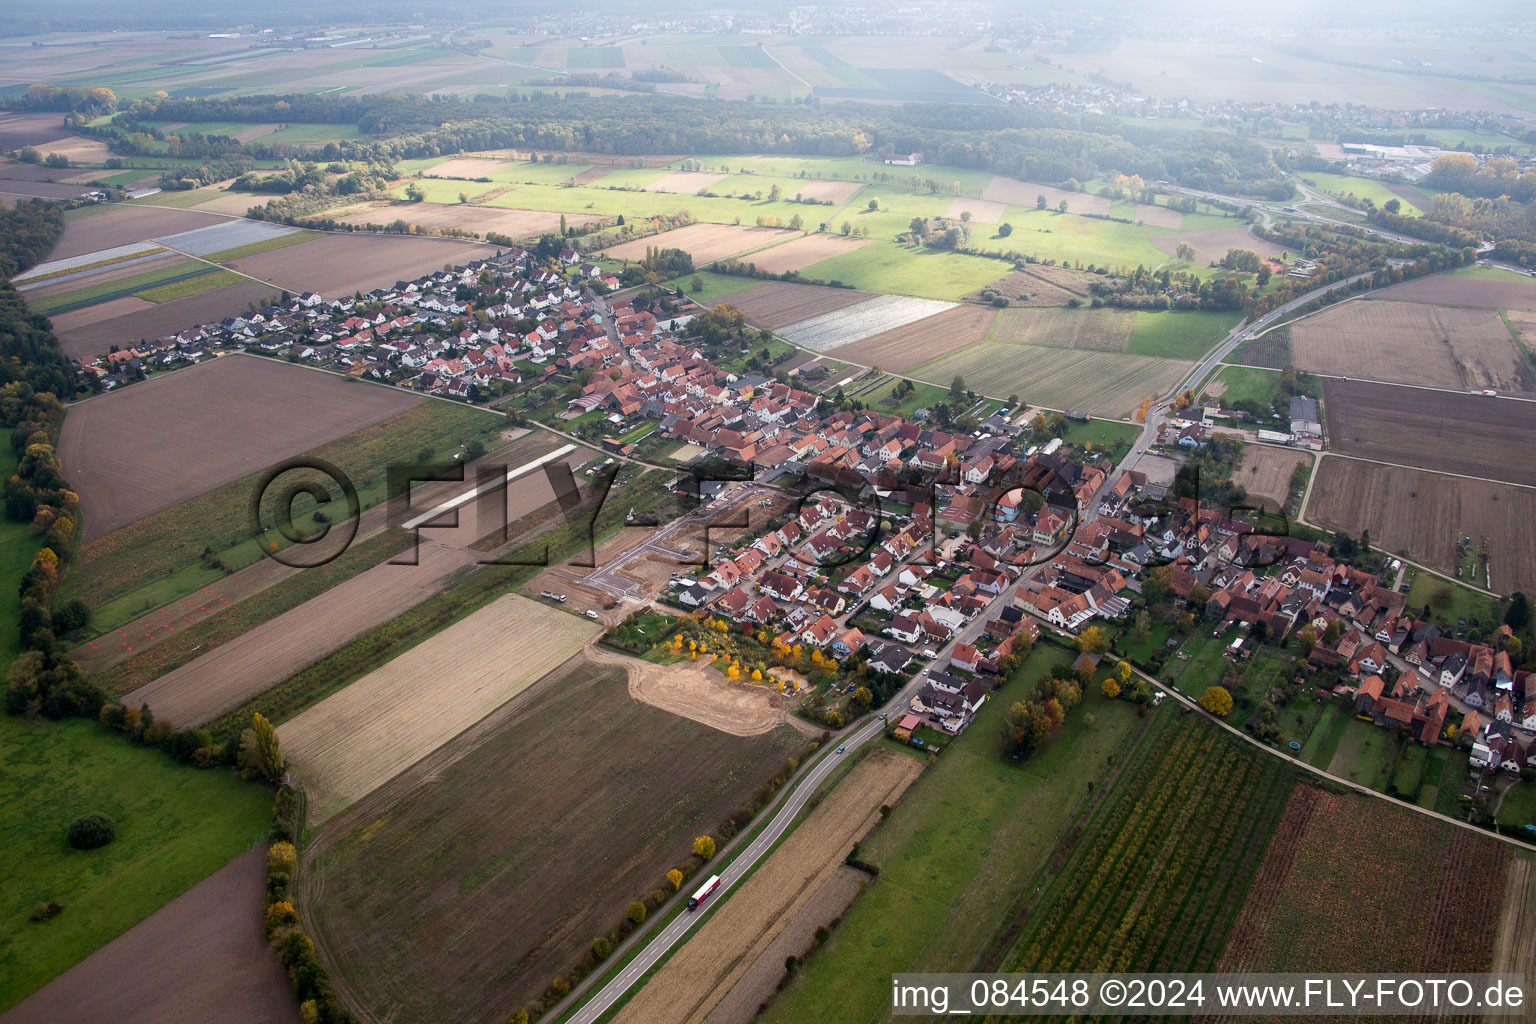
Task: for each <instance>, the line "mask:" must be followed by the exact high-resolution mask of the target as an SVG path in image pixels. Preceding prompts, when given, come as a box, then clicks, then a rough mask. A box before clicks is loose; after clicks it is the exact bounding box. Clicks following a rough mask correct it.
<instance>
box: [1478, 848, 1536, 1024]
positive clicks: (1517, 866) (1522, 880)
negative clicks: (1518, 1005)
mask: <svg viewBox="0 0 1536 1024" xmlns="http://www.w3.org/2000/svg"><path fill="white" fill-rule="evenodd" d="M1508 877H1509V880H1508V882H1507V883H1506V884H1505V889H1504V906H1503V909H1502V910H1501V911H1500V913H1499V930H1498V934H1497V937H1496V938H1495V939H1494V943H1493V966H1492V967H1491V968H1489V970H1491V971H1493V972H1495V973H1498V974H1524V975H1525V976H1526V977H1527V978H1532V977H1536V862H1533V861H1532V859H1531V855H1530V854H1517V855H1516V856H1513V857H1511V858H1510V860H1509V872H1508ZM1530 1016H1531V1015H1530V1013H1529V1012H1527V1013H1526V1017H1525V1019H1527V1020H1529V1019H1530ZM1490 1019H1492V1018H1490Z"/></svg>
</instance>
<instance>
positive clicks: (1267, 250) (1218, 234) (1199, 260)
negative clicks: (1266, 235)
mask: <svg viewBox="0 0 1536 1024" xmlns="http://www.w3.org/2000/svg"><path fill="white" fill-rule="evenodd" d="M1186 242H1187V243H1188V244H1190V245H1192V246H1194V247H1195V263H1196V264H1198V265H1200V266H1205V265H1206V264H1208V263H1210V262H1211V261H1212V260H1219V259H1221V258H1222V257H1223V256H1225V255H1226V254H1227V250H1229V249H1247V250H1248V251H1249V252H1256V253H1258V254H1259V255H1260V256H1271V257H1274V256H1279V255H1280V254H1281V253H1282V252H1284V251H1285V250H1284V247H1282V246H1278V245H1275V244H1274V243H1273V242H1266V241H1265V240H1264V239H1262V238H1260V237H1258V236H1257V235H1253V234H1249V232H1248V229H1247V228H1211V229H1210V230H1208V231H1185V232H1181V233H1180V234H1177V235H1154V236H1153V237H1152V244H1153V245H1155V246H1157V247H1158V248H1159V249H1161V250H1162V251H1163V252H1165V253H1167V254H1168V255H1169V256H1172V255H1173V254H1174V253H1175V252H1176V251H1177V250H1178V248H1179V246H1180V245H1183V244H1185V243H1186Z"/></svg>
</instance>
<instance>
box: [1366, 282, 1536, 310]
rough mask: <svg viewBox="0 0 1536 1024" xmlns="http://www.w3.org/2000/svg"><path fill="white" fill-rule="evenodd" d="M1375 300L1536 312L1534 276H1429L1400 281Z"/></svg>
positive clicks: (1383, 290) (1382, 291)
mask: <svg viewBox="0 0 1536 1024" xmlns="http://www.w3.org/2000/svg"><path fill="white" fill-rule="evenodd" d="M1375 295H1376V298H1378V299H1398V300H1401V301H1404V302H1445V303H1449V304H1451V305H1458V306H1502V307H1504V308H1506V309H1536V277H1531V278H1525V279H1521V278H1520V277H1517V276H1516V275H1514V274H1510V275H1509V279H1508V280H1505V281H1499V280H1489V279H1484V278H1477V277H1453V276H1451V275H1448V274H1431V275H1430V276H1429V277H1421V278H1418V279H1417V280H1414V281H1404V282H1403V283H1402V284H1395V285H1393V286H1392V287H1390V288H1385V289H1382V290H1381V291H1379V292H1376V293H1375Z"/></svg>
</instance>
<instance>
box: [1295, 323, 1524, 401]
mask: <svg viewBox="0 0 1536 1024" xmlns="http://www.w3.org/2000/svg"><path fill="white" fill-rule="evenodd" d="M1290 336H1291V353H1292V358H1293V359H1294V360H1295V363H1296V366H1297V368H1298V369H1302V370H1307V371H1309V372H1312V373H1320V374H1326V375H1329V376H1336V377H1348V376H1355V377H1368V378H1371V379H1374V380H1385V381H1389V382H1391V383H1395V384H1413V385H1418V386H1420V387H1431V388H1447V389H1450V390H1455V391H1467V390H1472V391H1481V390H1483V389H1484V388H1491V389H1494V390H1497V391H1504V392H1513V393H1516V394H1529V393H1532V392H1536V377H1533V376H1532V375H1531V370H1530V367H1529V365H1528V364H1527V362H1526V359H1525V357H1524V356H1523V355H1522V354H1521V353H1520V351H1519V350H1518V348H1517V346H1516V343H1515V341H1514V339H1513V338H1512V337H1511V336H1510V331H1509V327H1508V325H1506V324H1505V322H1504V319H1503V318H1502V317H1501V316H1500V315H1499V312H1498V310H1493V309H1469V308H1463V307H1453V306H1432V305H1428V304H1425V303H1418V302H1372V301H1367V300H1356V301H1353V302H1341V303H1339V304H1337V305H1335V306H1331V307H1329V308H1328V309H1325V310H1323V311H1322V312H1321V313H1318V314H1317V315H1316V316H1310V317H1307V318H1306V319H1304V320H1300V321H1298V322H1297V323H1295V324H1292V325H1291V328H1290Z"/></svg>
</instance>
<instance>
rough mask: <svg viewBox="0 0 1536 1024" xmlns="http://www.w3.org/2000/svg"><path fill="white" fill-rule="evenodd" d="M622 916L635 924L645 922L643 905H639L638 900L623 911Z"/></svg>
mask: <svg viewBox="0 0 1536 1024" xmlns="http://www.w3.org/2000/svg"><path fill="white" fill-rule="evenodd" d="M624 916H625V917H627V918H629V919H630V920H631V921H633V922H634V923H635V924H639V923H640V922H641V921H644V920H645V904H644V903H641V902H640V901H639V900H635V901H634V902H632V903H631V904H630V905H629V906H628V907H626V908H625V909H624Z"/></svg>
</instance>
